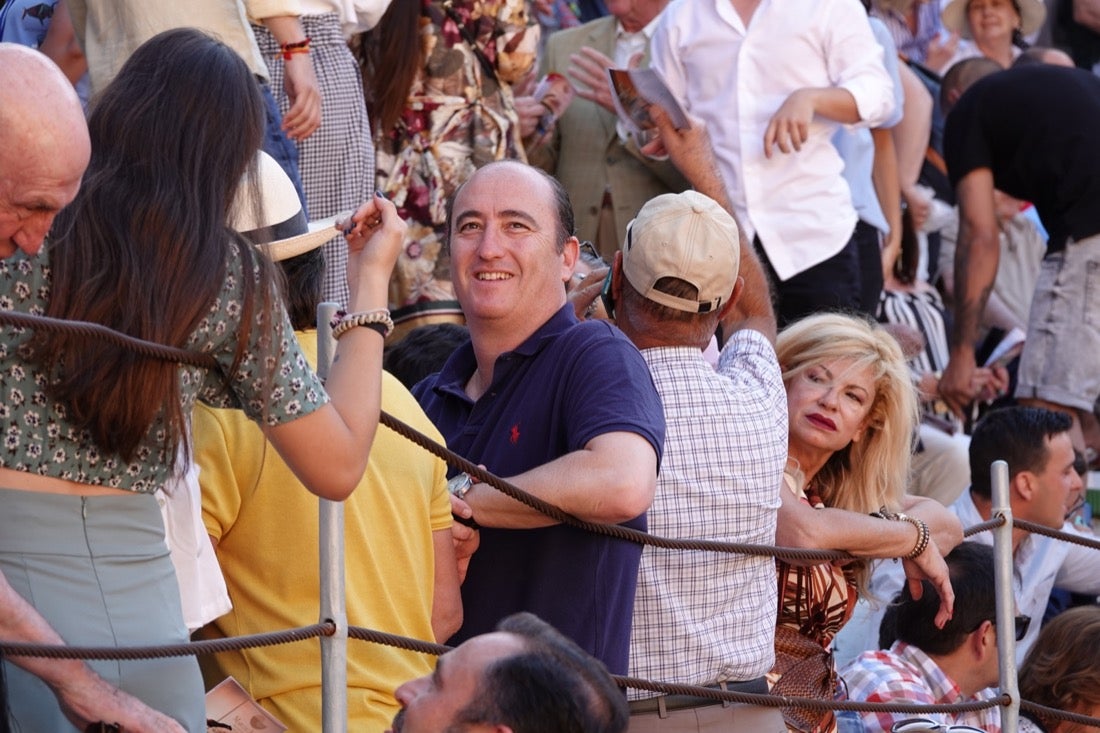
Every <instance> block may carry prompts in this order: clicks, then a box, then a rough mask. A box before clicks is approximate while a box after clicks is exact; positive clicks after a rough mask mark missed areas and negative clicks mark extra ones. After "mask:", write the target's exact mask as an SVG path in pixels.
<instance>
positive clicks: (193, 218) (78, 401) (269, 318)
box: [0, 29, 404, 731]
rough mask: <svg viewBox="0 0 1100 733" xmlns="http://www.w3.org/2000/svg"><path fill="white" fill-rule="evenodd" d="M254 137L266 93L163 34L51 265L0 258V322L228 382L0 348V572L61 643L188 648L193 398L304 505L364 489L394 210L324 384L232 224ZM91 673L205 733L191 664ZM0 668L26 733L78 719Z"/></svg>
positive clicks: (95, 151)
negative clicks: (148, 347) (227, 420)
mask: <svg viewBox="0 0 1100 733" xmlns="http://www.w3.org/2000/svg"><path fill="white" fill-rule="evenodd" d="M262 130H263V111H262V103H261V100H260V97H259V92H258V90H257V88H256V85H255V82H254V80H253V78H252V76H251V74H250V72H249V71H248V68H247V67H246V65H245V64H244V62H243V61H242V60H241V59H240V58H239V57H238V56H237V55H236V54H235V53H234V52H233V51H231V50H230V49H229V48H227V47H226V46H224V45H223V44H221V43H220V42H218V41H215V40H213V39H211V38H210V37H208V36H205V35H203V34H202V33H199V32H197V31H194V30H187V29H180V30H173V31H168V32H165V33H162V34H160V35H158V36H156V37H154V38H153V39H151V40H150V41H148V42H147V43H146V44H144V45H143V46H142V47H140V48H139V49H138V50H137V51H136V52H135V53H134V54H133V55H132V56H131V58H130V59H129V60H128V61H127V62H126V64H125V65H124V66H123V68H122V70H121V71H120V72H119V74H118V76H117V77H116V78H115V80H114V81H113V82H112V83H111V84H110V85H109V86H108V87H107V88H106V89H105V90H104V91H103V92H102V94H101V95H100V96H99V97H98V98H97V100H96V101H95V103H94V106H93V109H92V112H91V117H90V119H89V131H90V135H91V141H92V159H91V163H90V165H89V167H88V170H87V172H86V174H85V176H84V180H83V184H82V187H81V190H80V193H79V194H78V195H77V197H76V199H75V200H74V202H73V203H72V204H71V205H70V206H69V207H68V208H67V209H65V210H64V211H63V212H62V213H61V214H60V215H59V216H58V218H57V220H56V222H55V228H54V230H53V232H54V234H53V236H52V237H51V238H50V240H49V241H48V242H47V244H46V246H45V247H43V249H42V251H41V252H40V253H39V254H38V255H37V256H28V255H26V254H22V253H21V254H17V255H15V256H13V257H10V258H8V259H6V260H0V307H4V308H6V309H11V310H18V311H23V312H31V313H45V314H46V315H49V316H53V317H57V318H65V319H70V320H78V321H91V322H95V323H100V324H103V325H106V326H109V327H111V328H113V329H116V330H118V331H122V332H124V333H127V334H129V335H131V336H135V337H138V338H141V339H146V340H149V341H153V342H157V343H160V344H166V345H170V346H175V347H180V348H185V349H188V350H190V351H194V352H200V353H203V354H207V355H209V356H212V357H213V358H214V359H215V360H216V362H217V364H218V366H217V368H213V369H206V368H202V367H193V366H180V365H178V364H175V363H171V362H165V361H160V360H157V359H153V358H149V357H145V356H140V355H138V354H136V353H134V352H132V351H129V350H126V349H124V348H122V347H119V346H116V345H114V344H111V343H108V342H106V341H104V340H102V339H98V338H94V339H93V338H87V337H84V336H73V335H69V334H60V333H48V332H45V331H42V332H37V333H34V332H33V331H32V330H31V329H25V330H17V329H9V328H5V330H4V331H2V332H0V388H2V392H3V394H4V400H3V423H4V431H5V435H4V440H5V449H4V450H2V451H0V487H2V488H0V570H2V571H3V575H4V578H5V579H6V581H7V583H5V584H4V587H5V588H6V586H7V584H8V583H10V586H11V588H13V589H14V591H15V592H16V593H18V594H19V595H20V596H22V598H24V599H26V601H27V602H29V603H30V604H31V605H32V606H33V607H34V613H35V614H37V615H38V616H40V617H41V618H38V616H35V620H36V622H42V621H43V619H44V621H45V622H47V623H48V624H49V625H50V626H52V628H53V629H54V630H56V632H57V633H58V634H59V635H60V637H61V638H62V639H64V640H65V642H66V643H69V644H73V645H88V646H128V645H146V644H170V643H175V642H182V641H186V640H187V632H186V628H185V627H184V625H183V621H182V616H181V611H180V601H179V591H178V588H177V586H176V581H175V577H174V574H173V570H172V566H171V564H170V562H169V558H168V551H167V548H166V547H165V544H164V528H163V524H162V522H161V518H160V514H159V509H158V506H157V502H156V500H155V498H154V497H153V492H154V491H155V490H157V489H159V488H163V487H164V486H165V485H166V484H168V483H169V479H170V478H171V477H172V476H173V475H174V474H175V473H177V472H179V471H180V470H181V468H182V467H181V466H180V463H179V461H178V460H177V453H178V452H182V453H183V454H184V455H186V454H187V453H188V452H189V449H188V444H187V422H188V415H189V414H190V410H191V406H192V405H193V404H194V402H195V400H196V399H199V400H202V401H204V402H207V403H210V404H214V405H218V406H234V407H239V408H241V409H244V410H245V411H246V412H247V413H248V414H249V415H250V416H251V417H252V418H253V419H255V420H257V421H259V422H260V423H261V424H262V425H263V427H264V430H265V432H266V434H267V436H268V438H269V439H270V440H271V442H272V444H273V445H274V446H275V448H276V449H277V450H278V451H279V453H280V454H281V455H282V456H283V458H284V459H285V460H286V462H287V463H288V465H290V466H291V467H292V469H293V470H294V471H295V472H296V474H297V475H298V476H299V478H301V480H302V482H303V483H304V484H305V485H306V486H308V487H309V488H310V490H311V491H313V492H314V493H317V494H319V495H321V496H324V497H327V498H332V499H341V498H344V497H345V496H346V495H347V494H348V493H350V491H351V490H352V489H353V488H354V486H355V485H356V482H357V481H358V478H359V477H360V476H361V475H362V473H363V470H364V467H365V464H366V460H367V455H368V453H369V450H370V445H371V443H372V441H373V437H374V432H375V429H376V427H377V423H378V414H379V399H380V398H379V394H380V382H381V356H382V338H381V337H380V336H379V334H382V333H383V332H384V331H385V330H387V328H386V326H387V324H388V322H389V318H388V313H387V311H386V310H385V304H386V285H387V282H388V279H389V274H390V270H391V269H392V266H393V262H394V260H395V258H396V254H397V250H398V248H399V247H400V243H401V241H402V238H403V234H404V225H403V224H402V223H401V221H400V219H399V217H398V216H397V214H396V210H395V209H394V207H393V206H392V205H391V204H389V203H388V202H386V201H382V200H375V201H372V202H369V203H367V204H365V205H363V206H362V207H360V209H359V210H358V211H357V212H356V213H355V215H354V216H353V217H352V221H351V222H350V223H349V224H348V226H347V229H346V231H347V234H346V238H347V240H348V244H349V270H348V271H349V286H350V289H351V299H350V301H349V310H351V311H354V312H356V313H355V314H354V317H352V316H349V318H353V320H351V321H349V325H350V324H352V323H354V324H355V325H365V326H368V327H366V328H358V327H351V328H349V329H348V330H347V331H346V332H345V333H344V334H343V335H342V337H341V339H340V343H339V347H338V349H337V355H336V362H335V363H334V364H333V367H332V369H331V372H330V374H329V377H328V380H327V383H326V384H325V385H324V386H322V384H321V382H320V380H319V379H318V377H317V376H316V375H315V374H314V373H313V372H312V371H311V370H310V369H309V367H308V366H307V365H306V362H305V359H304V357H303V355H302V353H301V351H300V350H299V348H298V344H297V341H296V340H295V339H294V336H293V333H292V329H291V327H290V324H289V323H288V322H287V319H286V314H285V312H284V310H283V308H282V305H281V303H280V301H279V296H278V295H277V288H276V287H275V282H276V281H275V280H274V270H273V268H272V266H271V264H270V263H269V262H268V261H267V260H266V259H265V258H264V257H262V256H261V255H259V254H258V253H257V252H256V251H255V250H254V249H253V247H252V245H251V244H249V243H248V242H247V241H246V240H245V239H244V238H243V237H242V236H240V235H239V234H237V233H235V232H233V231H232V230H231V229H230V228H229V226H228V224H227V222H228V221H229V220H230V214H231V210H232V209H233V207H234V205H235V203H234V202H235V199H236V194H237V190H238V185H239V184H240V182H241V181H242V179H246V178H247V177H249V176H254V175H255V170H254V169H255V163H254V161H255V159H256V152H257V151H258V149H259V147H260V143H261V136H262ZM245 205H249V204H248V203H247V202H246V203H245ZM252 205H253V206H254V207H258V204H252ZM261 213H262V212H261ZM372 331H375V332H376V333H371V332H372ZM326 391H327V393H326ZM91 666H92V667H93V669H94V670H95V671H96V672H97V673H98V674H99V676H100V677H102V678H103V679H105V680H107V681H108V682H110V683H111V684H113V685H115V686H117V687H118V688H120V689H122V690H124V691H126V692H128V693H130V694H132V695H134V696H135V697H137V698H138V699H140V700H142V701H143V702H145V703H146V704H147V705H148V706H149V707H151V708H153V709H155V710H159V711H162V712H164V713H167V714H168V715H170V716H171V717H172V718H174V719H176V720H178V721H179V722H180V723H182V724H183V725H184V727H185V729H187V730H189V731H204V730H205V715H204V706H203V688H202V682H201V679H200V677H199V674H198V668H197V665H196V664H195V661H194V659H192V658H189V657H183V658H170V659H161V660H136V661H112V662H93V663H91ZM5 670H6V674H7V683H8V690H9V696H8V701H9V705H10V706H11V713H10V714H11V718H12V720H13V721H14V722H15V723H16V724H17V727H18V728H19V729H21V730H34V731H61V730H71V728H70V727H69V722H68V721H67V719H66V712H69V713H71V712H72V711H65V710H63V709H62V708H61V706H59V704H58V703H57V701H56V700H55V699H54V695H53V693H52V692H51V691H50V689H49V688H48V687H47V686H46V685H45V684H44V683H43V682H41V681H40V680H39V679H38V678H36V677H34V676H33V675H31V674H29V673H28V672H26V671H24V670H23V669H21V668H20V667H17V666H14V665H12V664H11V663H10V662H5ZM71 720H72V722H76V723H79V724H81V727H83V725H86V724H87V723H88V722H94V721H84V720H83V719H75V718H71ZM107 722H111V721H107Z"/></svg>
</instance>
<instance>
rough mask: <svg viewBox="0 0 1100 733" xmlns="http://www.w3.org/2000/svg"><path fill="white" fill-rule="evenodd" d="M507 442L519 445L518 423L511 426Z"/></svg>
mask: <svg viewBox="0 0 1100 733" xmlns="http://www.w3.org/2000/svg"><path fill="white" fill-rule="evenodd" d="M508 440H509V442H511V444H512V445H516V444H518V443H519V423H516V424H515V425H513V426H512V430H511V432H510V433H509V434H508Z"/></svg>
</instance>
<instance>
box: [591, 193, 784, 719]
mask: <svg viewBox="0 0 1100 733" xmlns="http://www.w3.org/2000/svg"><path fill="white" fill-rule="evenodd" d="M613 268H614V274H613V275H612V295H613V299H614V302H613V304H614V306H615V310H616V314H615V316H616V319H617V320H616V323H617V324H618V326H619V328H620V329H622V331H623V332H624V333H625V334H626V335H627V336H628V337H629V338H630V339H631V340H632V341H633V342H634V344H635V345H636V346H637V347H638V348H639V349H640V350H641V352H642V356H643V358H644V359H645V361H646V364H647V365H648V366H649V369H650V373H651V374H652V375H653V381H654V383H655V384H656V386H657V392H658V393H659V394H660V396H661V401H662V403H663V404H664V409H665V421H666V435H665V459H664V463H663V464H662V466H661V473H660V475H659V477H658V479H657V494H656V498H655V500H654V502H653V506H652V508H651V509H650V512H649V522H650V525H649V527H650V531H651V532H653V533H654V534H657V535H660V536H664V537H681V538H705V539H711V540H718V541H726V542H747V543H753V544H772V543H773V542H774V539H775V526H776V512H777V510H778V508H779V491H778V487H779V484H780V480H781V478H782V474H783V466H784V463H785V461H786V457H787V402H786V393H785V391H784V388H783V381H782V379H781V376H780V371H779V364H778V362H777V361H776V357H775V350H774V349H773V347H772V343H771V341H772V339H773V338H774V335H775V317H774V315H773V314H772V309H771V303H770V300H769V294H768V291H767V286H766V284H765V281H764V280H763V273H762V271H761V268H760V263H759V261H758V260H757V258H756V255H755V254H754V253H753V252H752V250H751V248H749V247H747V246H745V243H744V242H742V237H741V234H740V232H739V230H738V226H737V223H736V222H735V221H734V219H733V217H732V216H731V215H730V214H729V213H727V212H726V210H725V209H723V208H722V207H721V206H720V205H719V204H718V203H717V202H716V201H714V200H713V199H711V198H709V197H707V196H705V195H703V194H702V193H698V192H696V191H686V192H684V193H680V194H665V195H662V196H658V197H656V198H654V199H651V200H650V201H649V202H648V203H647V204H646V205H645V206H643V207H642V209H641V211H640V212H638V216H637V218H636V219H634V221H633V222H631V224H630V226H629V227H628V228H627V235H626V241H625V242H624V243H623V247H622V251H621V252H619V253H618V254H617V255H616V258H615V263H614V265H613ZM742 275H744V278H743V277H742ZM746 280H748V281H749V282H750V283H755V284H756V289H757V292H752V293H746V292H745V281H746ZM761 285H762V286H763V287H760V286H761ZM720 323H721V326H722V331H723V333H724V335H726V336H728V340H727V341H726V342H725V345H724V347H723V348H722V352H721V356H720V358H719V362H718V367H717V370H715V369H713V368H712V367H711V366H710V364H708V363H707V362H706V361H705V360H704V358H703V349H704V348H705V347H706V346H707V344H708V343H709V341H710V339H711V337H712V336H713V335H714V334H715V332H716V330H718V327H719V324H720ZM670 600H674V601H675V602H670ZM776 602H777V601H776V582H775V567H774V563H773V562H772V560H771V559H770V558H766V557H749V556H745V555H725V554H714V553H705V554H703V553H698V554H687V555H685V554H684V553H681V552H669V551H667V550H655V549H654V548H652V547H646V548H645V549H644V550H643V552H642V561H641V566H640V568H639V574H638V589H637V595H636V597H635V602H634V621H633V631H632V634H631V644H630V646H631V649H630V675H631V676H634V677H642V678H647V679H658V680H663V681H669V682H678V683H684V684H694V685H703V686H709V687H713V688H715V689H725V690H732V691H740V692H766V691H767V684H766V682H765V680H764V674H765V673H767V671H768V670H769V669H770V668H771V666H772V663H773V660H774V651H773V635H772V628H771V627H772V626H774V619H775V608H776ZM701 629H705V637H704V636H703V634H702V633H701V631H700V630H701ZM628 696H629V698H630V710H631V721H630V731H631V732H632V733H638V732H639V731H660V730H699V731H710V730H715V731H717V730H721V731H730V730H733V731H749V730H751V731H762V732H764V733H768V732H771V731H783V730H785V728H784V724H783V719H782V716H781V715H780V713H779V712H778V711H777V710H775V709H769V708H764V707H757V706H750V705H731V704H722V703H721V702H720V701H718V700H714V699H711V698H707V697H701V696H700V697H696V696H691V695H658V696H653V693H651V692H646V691H641V690H629V691H628ZM684 726H688V727H684Z"/></svg>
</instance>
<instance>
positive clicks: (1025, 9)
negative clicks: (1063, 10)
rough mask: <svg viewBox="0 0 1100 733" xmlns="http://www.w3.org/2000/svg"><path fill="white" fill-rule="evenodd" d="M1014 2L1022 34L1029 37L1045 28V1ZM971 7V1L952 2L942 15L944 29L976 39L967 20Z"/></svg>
mask: <svg viewBox="0 0 1100 733" xmlns="http://www.w3.org/2000/svg"><path fill="white" fill-rule="evenodd" d="M1012 2H1013V5H1015V6H1016V12H1018V13H1019V14H1020V32H1021V33H1023V34H1024V35H1025V36H1028V35H1031V34H1032V33H1034V32H1035V31H1037V30H1039V29H1040V28H1042V27H1043V22H1044V21H1045V20H1046V19H1047V9H1046V6H1045V5H1044V4H1043V0H1012ZM969 5H970V0H951V2H949V3H948V4H947V5H946V6H945V7H944V9H943V12H941V13H940V18H941V19H942V20H943V27H944V28H946V29H947V30H949V31H954V32H955V33H958V34H959V36H961V37H962V38H966V39H968V40H969V39H973V38H974V35H973V34H972V33H971V32H970V23H969V21H968V20H967V18H966V9H967V7H968V6H969Z"/></svg>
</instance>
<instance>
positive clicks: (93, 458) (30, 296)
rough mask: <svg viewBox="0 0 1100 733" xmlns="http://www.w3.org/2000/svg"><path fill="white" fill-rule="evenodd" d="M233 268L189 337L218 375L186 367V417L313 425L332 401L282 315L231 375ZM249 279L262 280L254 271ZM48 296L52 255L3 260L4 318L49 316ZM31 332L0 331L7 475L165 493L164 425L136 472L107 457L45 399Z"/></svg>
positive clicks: (236, 286)
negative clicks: (241, 415) (265, 347)
mask: <svg viewBox="0 0 1100 733" xmlns="http://www.w3.org/2000/svg"><path fill="white" fill-rule="evenodd" d="M228 249H229V250H230V251H231V255H230V258H229V261H228V263H227V267H226V278H225V285H224V287H223V288H222V290H221V293H220V295H219V297H218V299H217V301H216V302H215V303H214V304H213V305H212V306H211V308H210V312H209V314H208V315H207V316H206V317H205V318H204V319H203V320H202V322H201V323H200V324H199V326H198V328H196V329H195V331H194V333H192V334H191V337H190V339H189V340H188V343H187V348H188V349H191V350H194V351H201V352H204V353H207V354H211V355H213V356H214V358H215V359H217V361H218V362H219V364H220V365H221V369H219V370H217V371H209V370H206V369H203V368H201V367H192V366H181V367H180V391H181V394H182V400H183V407H184V412H185V414H190V412H191V408H192V406H193V405H194V403H195V400H196V399H198V400H201V401H202V402H204V403H206V404H209V405H211V406H213V407H230V408H241V409H243V410H244V411H245V412H246V413H247V414H248V416H249V417H251V418H252V419H253V420H260V419H261V418H264V419H266V422H267V423H268V424H269V425H278V424H280V423H284V422H289V421H290V420H293V419H295V418H297V417H301V416H303V415H307V414H309V413H310V412H312V411H314V410H316V409H317V408H318V407H320V406H321V405H323V404H325V403H326V402H327V401H328V396H327V395H326V394H325V391H324V388H323V387H322V385H321V381H320V379H319V378H318V377H317V376H316V374H315V373H314V372H313V370H312V369H310V367H309V365H308V364H307V363H306V359H305V357H304V356H303V354H302V352H301V350H300V349H299V347H298V341H297V339H296V338H295V337H294V332H293V329H292V328H291V326H290V323H289V320H288V319H287V316H286V314H285V313H283V314H282V316H281V317H280V318H279V319H278V320H277V321H275V322H274V323H272V322H270V321H269V320H265V319H264V318H263V317H262V316H257V318H256V323H255V326H254V328H253V329H252V332H251V333H252V337H251V343H250V345H249V346H250V348H249V349H248V350H247V352H246V354H245V356H244V357H243V358H242V360H241V362H240V364H239V365H238V367H237V370H236V372H235V373H233V374H232V375H229V373H228V372H229V369H230V367H231V365H232V363H233V356H234V353H235V351H236V347H237V342H236V337H237V328H236V324H237V323H238V322H239V321H240V318H241V311H242V305H241V291H242V288H241V282H242V279H241V278H242V276H243V263H242V261H241V259H240V255H239V254H238V253H237V252H236V250H235V249H234V248H228ZM248 276H249V277H253V278H259V270H258V269H257V268H254V269H253V271H252V272H251V273H249V274H248ZM49 293H50V267H49V245H48V244H47V245H46V247H44V248H43V249H42V252H41V253H39V255H38V256H35V257H28V256H27V255H25V254H23V253H22V252H19V253H17V254H16V255H14V256H12V257H9V258H7V259H0V311H3V310H9V311H20V312H23V313H38V314H42V313H44V312H45V307H46V303H47V301H48V299H49ZM265 329H268V330H273V331H274V338H273V339H272V343H273V344H274V348H272V349H271V350H270V351H271V356H270V357H269V358H270V359H275V360H277V363H278V365H279V366H278V368H277V369H274V370H272V376H271V378H270V382H267V380H265V378H264V376H265V372H266V371H267V370H265V369H262V368H261V366H262V365H261V364H260V362H259V359H258V357H257V355H258V354H259V352H260V348H259V346H258V343H259V341H260V334H261V333H263V332H264V330H265ZM30 336H31V331H30V329H29V328H27V329H24V328H20V327H15V326H9V325H5V324H0V436H2V437H0V440H2V445H0V466H4V467H6V468H11V469H15V470H17V471H27V472H30V473H35V474H40V475H43V476H52V477H54V478H60V479H65V480H68V481H77V482H79V483H86V484H93V485H97V486H110V487H114V488H120V489H127V490H130V491H135V492H143V493H149V492H153V491H156V490H157V489H158V488H163V487H164V485H165V483H166V482H167V481H168V479H169V477H170V476H171V475H172V472H173V467H174V466H175V464H176V457H175V456H174V455H171V456H170V455H166V454H165V451H164V448H163V446H162V438H163V436H164V430H165V425H164V424H163V423H162V422H159V421H158V422H155V423H154V424H153V425H152V426H151V427H150V429H149V432H148V434H147V435H146V439H145V440H144V441H143V444H142V445H141V446H140V447H139V448H138V451H137V453H136V455H135V457H134V459H133V461H132V462H130V463H124V462H123V461H122V460H121V458H119V457H118V456H114V455H108V454H103V453H101V452H100V451H99V449H98V448H97V447H96V446H95V444H94V443H93V441H92V439H91V436H90V435H89V433H88V432H87V431H84V430H79V429H77V428H75V427H74V426H73V425H72V424H70V423H69V422H68V420H67V419H66V408H65V405H64V404H60V403H56V402H53V401H52V400H51V399H50V398H49V396H48V395H47V393H46V389H45V387H46V377H45V375H43V374H42V373H40V372H38V371H35V370H34V368H33V366H31V365H30V364H28V363H27V362H26V361H25V360H24V358H23V357H22V356H21V353H20V352H21V349H20V346H21V344H23V343H24V342H26V341H27V340H28V339H29V338H30Z"/></svg>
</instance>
